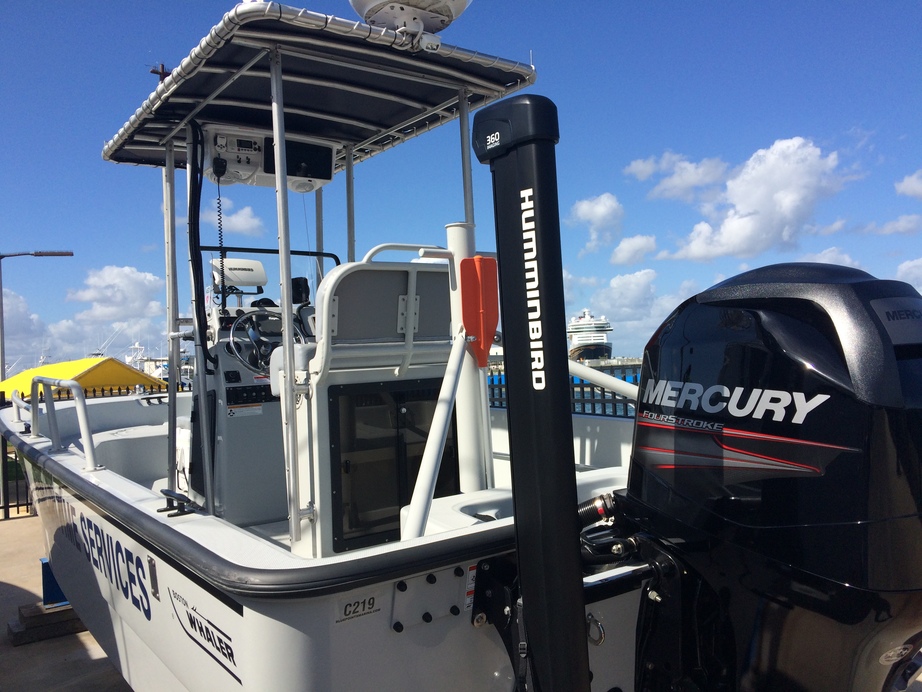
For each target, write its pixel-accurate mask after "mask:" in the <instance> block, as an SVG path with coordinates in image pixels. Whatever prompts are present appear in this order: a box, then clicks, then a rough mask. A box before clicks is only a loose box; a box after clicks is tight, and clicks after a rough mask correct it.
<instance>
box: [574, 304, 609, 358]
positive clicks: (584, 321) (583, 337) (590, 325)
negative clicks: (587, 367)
mask: <svg viewBox="0 0 922 692" xmlns="http://www.w3.org/2000/svg"><path fill="white" fill-rule="evenodd" d="M611 330H612V326H611V322H609V321H608V320H607V319H605V316H604V315H603V316H602V317H595V316H593V314H592V312H591V311H590V310H589V308H583V311H582V312H581V313H580V314H579V315H578V316H577V317H574V318H572V319H571V320H570V323H569V324H568V325H567V335H568V336H569V337H570V351H569V353H570V360H580V361H582V360H597V359H602V358H611V342H609V340H608V337H607V336H606V334H608V332H610V331H611Z"/></svg>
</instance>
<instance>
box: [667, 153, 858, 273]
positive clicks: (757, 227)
mask: <svg viewBox="0 0 922 692" xmlns="http://www.w3.org/2000/svg"><path fill="white" fill-rule="evenodd" d="M837 165H838V157H837V155H836V153H835V152H832V153H831V154H828V155H827V156H823V153H822V152H821V151H820V149H819V147H817V146H816V145H814V144H813V143H812V142H810V141H809V140H805V139H803V138H802V137H794V138H792V139H784V140H778V141H776V142H775V143H774V144H772V146H771V147H769V148H768V149H760V150H759V151H757V152H756V153H755V154H753V155H752V156H751V157H750V159H749V160H748V161H747V162H746V163H745V164H744V165H743V166H742V168H740V170H739V171H738V172H737V173H736V174H734V175H733V176H732V177H731V178H730V179H729V180H728V181H727V184H726V190H725V192H724V194H723V196H722V199H721V206H722V207H723V208H724V211H723V213H722V218H719V219H715V220H714V223H713V224H712V223H711V222H709V221H700V222H699V223H697V224H695V226H694V228H693V229H692V232H691V233H690V234H689V236H688V238H687V239H686V240H685V242H684V243H683V244H682V247H680V248H679V250H678V251H677V252H675V253H673V254H671V255H669V254H668V253H661V255H662V256H664V257H674V258H682V259H694V260H710V259H714V258H716V257H725V256H734V257H752V256H755V255H757V254H759V253H760V252H763V251H765V250H767V249H769V248H772V247H776V246H785V245H787V246H793V245H795V244H796V240H797V235H798V234H799V233H800V232H801V231H802V230H803V228H804V226H805V224H806V223H807V222H808V221H809V219H810V217H811V216H812V215H813V211H814V209H815V207H816V205H817V203H818V202H819V201H820V200H821V199H822V198H824V197H826V196H828V195H830V194H832V192H834V191H835V190H836V189H837V188H838V186H839V184H840V181H839V178H838V177H837V176H836V166H837ZM717 209H718V207H715V211H716V210H717Z"/></svg>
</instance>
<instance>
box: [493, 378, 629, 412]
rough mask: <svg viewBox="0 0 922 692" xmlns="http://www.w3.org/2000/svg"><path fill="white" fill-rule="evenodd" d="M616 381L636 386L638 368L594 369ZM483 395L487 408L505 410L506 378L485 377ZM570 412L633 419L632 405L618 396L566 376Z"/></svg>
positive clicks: (579, 379) (581, 380) (582, 380)
mask: <svg viewBox="0 0 922 692" xmlns="http://www.w3.org/2000/svg"><path fill="white" fill-rule="evenodd" d="M596 370H598V371H599V372H604V373H605V374H607V375H611V376H612V377H617V378H618V379H619V380H624V381H625V382H631V383H633V384H638V383H639V382H640V366H639V365H609V366H604V367H599V368H596ZM487 396H488V397H489V400H490V408H506V407H507V402H506V375H505V374H504V373H495V374H492V375H489V376H488V377H487ZM570 410H571V411H572V412H573V413H581V414H584V415H589V416H608V417H614V418H633V417H634V402H633V401H631V400H630V399H626V398H624V397H623V396H621V395H620V394H615V393H614V392H611V391H609V390H607V389H603V388H602V387H598V386H596V385H593V384H590V383H589V382H587V381H586V380H584V379H581V378H579V377H572V376H571V377H570Z"/></svg>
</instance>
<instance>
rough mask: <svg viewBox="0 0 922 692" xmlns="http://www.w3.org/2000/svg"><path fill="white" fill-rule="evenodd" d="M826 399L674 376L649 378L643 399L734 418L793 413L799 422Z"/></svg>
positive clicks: (774, 417) (784, 416)
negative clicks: (690, 380)
mask: <svg viewBox="0 0 922 692" xmlns="http://www.w3.org/2000/svg"><path fill="white" fill-rule="evenodd" d="M827 399H829V395H828V394H817V395H815V396H813V397H811V398H810V399H807V395H806V394H804V393H803V392H787V391H784V390H780V389H748V388H746V387H735V388H733V389H732V390H731V389H730V388H729V387H725V386H724V385H722V384H715V385H711V386H710V387H707V388H705V386H704V385H703V384H698V383H697V382H676V381H673V380H655V381H654V380H649V381H648V382H647V386H646V389H645V390H644V393H643V403H645V404H655V405H658V406H662V407H664V408H670V409H683V410H686V411H697V410H699V409H700V410H702V411H704V412H705V413H721V412H723V411H726V412H727V413H729V414H730V415H731V416H733V417H735V418H746V417H751V418H756V419H762V418H764V417H765V416H766V415H771V417H772V420H775V421H784V420H785V419H787V417H788V415H789V414H792V415H791V418H790V422H791V423H796V424H798V425H799V424H801V423H803V422H804V419H806V417H807V414H809V413H810V412H811V411H813V410H815V409H816V408H817V407H818V406H820V405H821V404H823V402H825V401H826V400H827Z"/></svg>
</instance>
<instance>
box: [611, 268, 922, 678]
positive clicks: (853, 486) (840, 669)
mask: <svg viewBox="0 0 922 692" xmlns="http://www.w3.org/2000/svg"><path fill="white" fill-rule="evenodd" d="M920 455H922V297H920V295H919V293H918V292H916V291H915V290H914V289H913V288H912V287H911V286H909V285H907V284H905V283H901V282H897V281H882V280H877V279H875V278H874V277H872V276H870V275H869V274H867V273H865V272H863V271H859V270H856V269H851V268H845V267H836V266H832V265H825V264H823V265H821V264H780V265H775V266H770V267H765V268H762V269H756V270H754V271H750V272H746V273H744V274H742V275H740V276H737V277H735V278H733V279H730V280H728V281H725V282H723V283H721V284H718V285H717V286H715V287H713V288H711V289H709V290H707V291H705V292H703V293H701V294H699V295H697V296H695V297H693V298H691V299H689V300H687V301H685V302H684V303H683V304H682V305H681V306H679V307H678V308H677V309H676V310H675V312H674V313H673V314H672V315H671V316H670V317H669V318H668V319H667V320H666V321H665V322H664V323H663V325H662V326H661V327H660V328H659V329H658V330H657V332H656V333H655V334H654V335H653V337H652V338H651V340H650V342H649V343H648V345H647V347H646V350H645V353H644V361H643V371H642V376H641V384H640V395H639V400H638V402H637V424H636V429H635V437H634V452H633V458H632V463H631V471H630V478H629V484H628V489H627V496H626V498H624V503H623V504H624V511H625V513H626V515H627V518H628V520H629V524H630V525H631V526H632V528H633V529H634V530H635V531H636V533H634V535H633V536H632V537H631V539H630V540H629V541H627V542H625V544H624V545H625V546H627V545H628V543H629V544H630V546H631V547H632V548H633V549H634V550H635V552H636V554H638V555H640V556H641V557H644V558H645V559H647V560H649V561H650V562H651V564H654V565H656V573H657V575H658V576H657V577H656V578H655V579H654V580H653V581H652V582H651V583H650V584H649V585H648V587H647V589H646V597H645V598H644V599H643V605H642V606H641V613H640V616H639V621H638V626H637V642H638V645H637V661H636V671H637V672H636V682H637V689H638V690H666V689H675V690H698V689H700V690H836V691H837V692H840V691H842V690H861V691H866V690H887V691H889V690H894V689H905V688H906V686H907V680H908V679H909V678H910V677H911V676H912V675H913V673H914V671H915V669H916V668H917V667H918V664H917V662H914V660H913V659H914V657H916V655H917V654H918V653H919V649H920V646H922V459H920ZM619 549H620V548H619ZM916 660H917V661H918V660H919V659H916Z"/></svg>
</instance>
